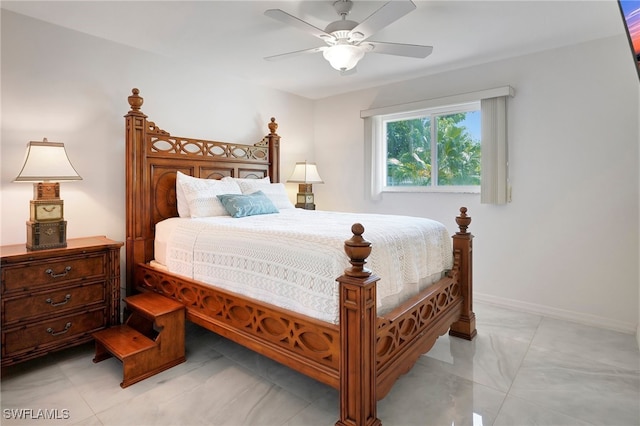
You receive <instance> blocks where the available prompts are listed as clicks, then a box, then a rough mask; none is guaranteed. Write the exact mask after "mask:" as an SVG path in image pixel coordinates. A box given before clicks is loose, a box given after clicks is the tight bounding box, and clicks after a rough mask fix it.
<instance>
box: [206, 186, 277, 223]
mask: <svg viewBox="0 0 640 426" xmlns="http://www.w3.org/2000/svg"><path fill="white" fill-rule="evenodd" d="M217 197H218V199H219V200H220V202H221V203H222V205H223V206H224V208H225V209H226V210H227V212H228V213H229V214H230V215H231V216H232V217H245V216H254V215H258V214H270V213H278V212H279V210H278V209H277V208H276V206H275V205H274V204H273V202H271V200H270V199H269V197H267V196H266V195H265V194H264V192H262V191H256V192H253V193H251V194H223V195H218V196H217Z"/></svg>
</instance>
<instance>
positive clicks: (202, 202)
mask: <svg viewBox="0 0 640 426" xmlns="http://www.w3.org/2000/svg"><path fill="white" fill-rule="evenodd" d="M178 173H180V172H178ZM180 174H181V175H182V176H180V175H178V176H177V178H176V182H178V181H179V184H178V183H176V187H177V186H178V185H180V186H181V187H182V192H183V195H184V198H185V200H186V201H187V205H188V206H189V215H190V217H212V216H229V213H228V212H227V210H226V209H225V208H224V206H223V205H222V203H221V202H220V200H219V199H218V197H217V196H218V195H224V194H242V191H240V187H239V186H238V184H237V183H236V182H234V181H229V180H217V179H200V178H194V177H192V176H187V175H185V174H182V173H180ZM176 194H177V191H176ZM178 214H179V213H178Z"/></svg>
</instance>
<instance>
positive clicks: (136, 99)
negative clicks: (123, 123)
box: [127, 87, 144, 112]
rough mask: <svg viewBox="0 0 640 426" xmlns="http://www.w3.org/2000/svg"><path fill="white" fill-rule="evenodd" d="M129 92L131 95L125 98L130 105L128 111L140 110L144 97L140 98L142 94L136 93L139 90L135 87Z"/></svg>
mask: <svg viewBox="0 0 640 426" xmlns="http://www.w3.org/2000/svg"><path fill="white" fill-rule="evenodd" d="M131 93H132V95H131V96H129V97H128V98H127V99H128V100H129V105H131V111H129V112H140V107H141V106H142V103H143V102H144V99H142V96H139V95H138V93H140V91H139V90H138V89H136V88H135V87H134V88H133V89H132V90H131Z"/></svg>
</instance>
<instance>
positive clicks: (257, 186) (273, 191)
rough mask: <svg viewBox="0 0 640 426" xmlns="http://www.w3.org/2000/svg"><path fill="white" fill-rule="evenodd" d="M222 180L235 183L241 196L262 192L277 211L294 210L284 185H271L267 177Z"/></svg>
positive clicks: (226, 178) (227, 178)
mask: <svg viewBox="0 0 640 426" xmlns="http://www.w3.org/2000/svg"><path fill="white" fill-rule="evenodd" d="M222 180H234V181H235V182H237V184H238V186H239V187H240V190H241V191H242V193H243V194H252V193H254V192H256V191H262V192H264V195H266V196H267V197H269V199H270V200H271V202H272V203H273V204H274V205H275V206H276V208H277V209H278V210H282V209H295V208H296V207H295V206H294V205H293V204H291V200H289V194H287V190H286V188H285V186H284V184H283V183H271V180H270V179H269V177H268V176H267V177H266V178H263V179H236V178H232V177H225V178H223V179H222Z"/></svg>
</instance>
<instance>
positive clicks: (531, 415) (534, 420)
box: [493, 396, 593, 426]
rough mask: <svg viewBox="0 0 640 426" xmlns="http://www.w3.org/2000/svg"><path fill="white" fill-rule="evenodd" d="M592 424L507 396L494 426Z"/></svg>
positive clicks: (577, 425) (571, 425)
mask: <svg viewBox="0 0 640 426" xmlns="http://www.w3.org/2000/svg"><path fill="white" fill-rule="evenodd" d="M514 425H518V426H538V425H544V426H592V425H593V423H588V422H585V421H582V420H580V419H576V418H575V417H570V416H567V415H565V414H562V413H558V412H555V411H552V410H548V409H546V408H544V407H541V406H539V405H535V404H531V403H529V402H527V401H524V400H522V399H520V398H516V397H513V396H507V398H506V399H505V401H504V404H503V405H502V408H501V409H500V414H498V417H497V418H496V421H495V423H494V424H493V426H514Z"/></svg>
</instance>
